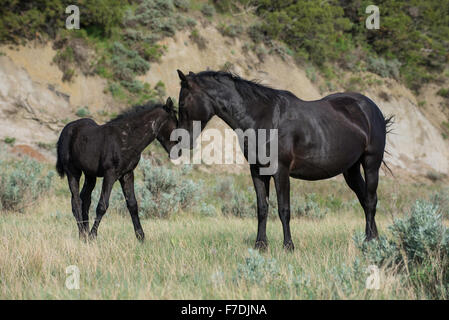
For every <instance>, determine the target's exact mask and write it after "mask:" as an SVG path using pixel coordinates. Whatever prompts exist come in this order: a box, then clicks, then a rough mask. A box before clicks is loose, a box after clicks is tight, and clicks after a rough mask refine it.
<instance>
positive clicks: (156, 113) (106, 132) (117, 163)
mask: <svg viewBox="0 0 449 320" xmlns="http://www.w3.org/2000/svg"><path fill="white" fill-rule="evenodd" d="M176 126H177V118H176V113H175V110H174V108H173V102H172V101H171V99H170V98H168V99H167V102H166V104H165V105H162V104H148V105H144V106H138V107H134V108H133V109H132V110H130V111H127V112H125V113H123V114H121V115H119V116H118V117H117V118H115V119H114V120H111V121H109V122H108V123H106V124H104V125H98V124H97V123H95V121H93V120H92V119H79V120H76V121H73V122H70V123H69V124H67V125H66V126H65V127H64V129H63V130H62V132H61V135H60V137H59V140H58V144H57V149H58V159H57V162H56V169H57V171H58V173H59V175H60V176H61V177H64V174H66V175H67V180H68V183H69V188H70V192H71V193H72V212H73V215H74V216H75V219H76V222H77V224H78V229H79V235H80V238H83V239H86V238H87V234H88V231H89V207H90V203H91V194H92V190H93V189H94V187H95V184H96V180H97V177H104V178H103V186H102V189H101V195H100V200H99V202H98V206H97V211H96V213H97V216H96V218H95V222H94V225H93V227H92V230H91V231H90V233H89V238H95V237H96V236H97V231H98V226H99V224H100V221H101V218H102V217H103V215H104V214H105V212H106V210H107V209H108V205H109V196H110V194H111V190H112V186H113V184H114V183H115V181H117V180H119V181H120V184H121V186H122V190H123V194H124V195H125V198H126V205H127V207H128V210H129V213H130V214H131V218H132V221H133V225H134V230H135V233H136V237H137V239H139V240H141V241H143V239H144V238H145V234H144V232H143V230H142V226H141V225H140V220H139V215H138V210H137V201H136V197H135V195H134V169H135V168H136V166H137V164H138V163H139V160H140V156H141V153H142V151H143V150H144V149H145V147H146V146H148V145H149V144H150V143H151V142H152V141H153V140H154V139H155V138H156V139H158V141H159V142H160V143H161V144H162V146H163V147H164V148H165V150H166V151H167V152H168V153H169V152H170V150H171V148H172V147H173V146H174V145H175V144H176V142H171V141H170V134H171V132H172V131H173V130H174V129H176ZM82 173H84V176H85V180H84V186H83V189H82V190H81V193H80V192H79V181H80V178H81V174H82Z"/></svg>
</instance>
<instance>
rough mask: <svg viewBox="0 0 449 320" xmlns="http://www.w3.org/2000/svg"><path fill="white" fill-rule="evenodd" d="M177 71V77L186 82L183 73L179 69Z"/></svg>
mask: <svg viewBox="0 0 449 320" xmlns="http://www.w3.org/2000/svg"><path fill="white" fill-rule="evenodd" d="M177 71H178V76H179V79H181V81H183V82H185V83H187V77H186V76H185V75H184V73H182V71H181V70H179V69H178V70H177Z"/></svg>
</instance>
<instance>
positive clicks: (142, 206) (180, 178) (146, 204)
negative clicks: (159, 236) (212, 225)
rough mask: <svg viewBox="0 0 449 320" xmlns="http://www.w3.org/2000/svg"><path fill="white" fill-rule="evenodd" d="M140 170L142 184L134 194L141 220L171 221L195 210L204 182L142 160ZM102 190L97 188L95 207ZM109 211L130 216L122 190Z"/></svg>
mask: <svg viewBox="0 0 449 320" xmlns="http://www.w3.org/2000/svg"><path fill="white" fill-rule="evenodd" d="M139 167H140V170H141V171H142V172H143V181H139V180H136V182H135V194H136V199H137V203H138V206H139V216H140V217H142V218H150V217H157V218H168V217H169V216H170V215H172V214H176V213H178V212H180V211H181V210H189V209H192V208H193V207H194V206H195V205H196V204H197V202H198V200H199V199H200V194H201V191H200V190H201V188H202V181H201V180H200V181H199V182H193V181H192V180H189V179H186V177H185V176H186V175H187V174H188V169H178V170H175V169H168V168H166V167H157V166H153V165H152V164H151V161H149V160H145V159H142V160H141V161H140V166H139ZM100 189H101V188H99V187H98V188H95V190H94V192H93V197H92V198H93V199H95V200H92V203H98V199H99V196H100ZM109 207H110V208H111V209H112V208H113V209H117V210H118V212H119V213H121V214H125V215H128V209H127V208H126V202H125V200H124V197H123V195H122V192H121V190H119V188H117V189H114V190H113V191H112V193H111V197H110V201H109Z"/></svg>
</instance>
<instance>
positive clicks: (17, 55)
mask: <svg viewBox="0 0 449 320" xmlns="http://www.w3.org/2000/svg"><path fill="white" fill-rule="evenodd" d="M198 30H199V34H200V35H201V36H202V37H203V38H204V39H205V41H206V48H205V49H200V48H199V47H198V45H197V44H196V43H195V42H193V41H192V40H191V39H190V38H189V32H179V33H178V34H177V35H176V36H175V37H174V38H167V39H164V40H163V41H161V43H162V44H164V45H165V46H166V47H167V52H166V53H165V54H164V56H163V57H162V59H161V61H160V63H153V64H152V65H151V69H150V71H149V72H148V73H147V74H146V75H144V76H142V77H140V79H141V80H143V81H146V82H149V83H150V84H151V85H152V86H154V85H155V84H156V83H157V82H158V81H159V80H161V81H163V82H164V83H165V86H166V91H167V95H170V96H172V97H175V98H176V99H177V98H178V94H179V79H178V75H177V73H176V69H181V70H182V71H184V72H189V71H193V72H198V71H202V70H207V69H212V70H218V69H222V68H224V66H226V68H227V69H230V70H231V71H233V72H235V73H237V74H239V75H241V76H242V77H244V78H249V79H259V80H260V81H261V82H262V84H266V85H270V86H272V87H274V88H279V89H285V90H289V91H291V92H293V93H294V94H295V95H297V96H298V97H300V98H302V99H304V100H314V99H319V98H321V97H322V96H323V95H325V94H328V93H330V92H324V93H320V90H319V85H318V84H316V83H312V82H311V81H310V80H309V79H308V78H307V76H306V73H305V71H304V70H303V69H301V68H300V67H298V66H297V65H296V64H294V62H293V61H292V60H291V59H290V58H289V57H286V58H284V59H282V58H281V57H280V56H277V55H266V56H265V57H264V58H263V59H262V60H261V59H259V57H257V56H256V55H255V54H253V53H252V52H246V51H245V50H243V49H242V47H243V46H244V43H245V41H243V40H240V39H231V38H227V37H223V36H222V35H221V34H220V33H219V32H218V31H217V30H216V28H215V27H214V26H213V25H210V24H209V25H207V26H204V27H202V28H198ZM246 41H247V40H246ZM0 52H3V53H4V54H5V55H3V56H0V139H3V138H4V137H5V136H11V137H15V138H16V139H17V141H18V142H21V143H28V144H32V143H36V142H37V141H41V142H47V143H48V142H54V141H56V138H57V135H58V134H59V131H60V129H61V128H62V125H63V123H62V122H61V121H60V120H63V119H66V118H70V119H75V118H76V116H75V115H74V111H76V109H77V108H79V107H81V106H89V109H90V110H91V111H93V110H113V109H114V108H118V106H114V103H113V102H112V99H111V97H110V96H109V95H107V94H105V93H104V89H105V87H106V81H105V80H104V79H101V78H99V77H97V76H90V77H86V76H83V75H82V74H81V72H77V76H76V78H75V80H74V81H73V82H70V83H67V82H62V81H61V78H62V73H61V71H60V70H59V69H58V68H57V67H56V66H55V65H54V64H53V63H52V59H53V57H54V55H55V51H54V50H53V49H52V48H51V45H50V44H47V45H37V44H29V45H27V46H21V47H17V48H10V47H6V46H4V47H0ZM344 90H345V88H338V89H337V90H336V91H344ZM424 92H425V95H426V97H425V99H428V100H429V99H430V97H431V96H432V92H435V90H434V89H432V90H430V89H428V90H427V89H426V90H425V91H424ZM362 93H364V94H366V95H367V96H368V97H370V98H371V99H372V100H373V101H374V102H376V103H377V104H378V105H379V107H380V108H381V110H382V112H383V113H384V115H390V114H394V115H395V125H394V127H393V132H392V133H391V134H390V135H389V136H388V141H387V149H388V151H389V152H390V154H389V155H386V160H387V161H388V162H389V163H390V165H392V166H393V167H396V168H401V170H406V171H408V172H409V173H411V174H417V173H420V174H425V173H427V172H428V171H436V172H441V173H446V174H449V141H447V140H444V139H443V137H442V135H441V131H440V128H438V124H439V123H441V121H442V120H443V119H442V118H441V117H444V115H443V114H441V112H440V111H438V108H439V102H438V101H433V102H431V103H428V104H427V105H426V108H425V110H423V109H422V107H418V101H420V100H419V99H422V97H420V98H419V99H418V98H417V97H415V96H414V95H413V94H412V93H411V92H410V91H409V90H408V89H406V88H405V87H404V86H402V85H400V84H399V83H397V82H396V81H394V80H390V79H386V80H385V79H384V82H383V84H382V85H377V86H374V87H369V88H368V89H367V90H365V91H362ZM386 97H387V98H386ZM430 100H431V99H430ZM444 120H445V119H444ZM208 127H209V128H217V129H219V130H220V131H221V132H224V130H225V129H227V128H228V127H227V125H226V124H225V123H224V122H223V121H221V120H220V119H218V118H216V117H214V118H213V119H212V121H211V122H210V123H209V124H208ZM206 145H207V143H203V144H202V146H203V150H204V148H205V147H206ZM225 148H226V146H225V145H224V144H223V145H222V148H221V150H222V151H221V156H222V157H224V152H223V151H224V150H225ZM203 156H204V155H203ZM226 156H227V155H226ZM205 157H206V158H207V157H208V156H207V155H206V156H205ZM223 159H224V158H223ZM246 166H247V165H246V164H243V165H213V166H212V167H206V166H204V168H205V170H211V171H214V170H224V171H230V172H241V171H242V170H244V169H245V167H246Z"/></svg>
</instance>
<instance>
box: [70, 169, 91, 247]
mask: <svg viewBox="0 0 449 320" xmlns="http://www.w3.org/2000/svg"><path fill="white" fill-rule="evenodd" d="M80 177H81V172H80V173H76V174H73V173H70V172H68V173H67V181H68V183H69V188H70V192H71V193H72V213H73V216H74V217H75V219H76V223H77V225H78V231H79V236H80V239H83V238H85V236H86V233H85V232H84V227H83V218H82V214H81V198H80V195H79V182H80Z"/></svg>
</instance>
